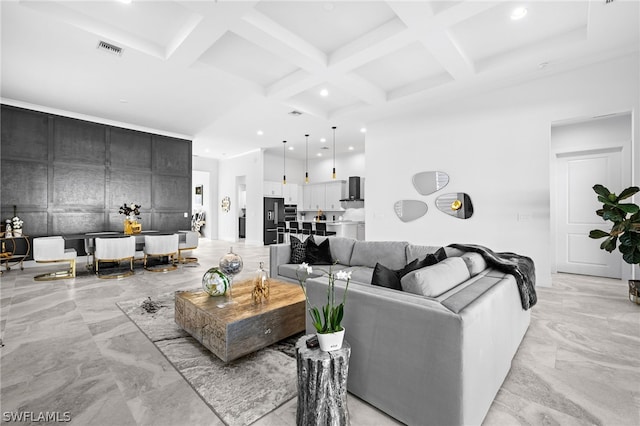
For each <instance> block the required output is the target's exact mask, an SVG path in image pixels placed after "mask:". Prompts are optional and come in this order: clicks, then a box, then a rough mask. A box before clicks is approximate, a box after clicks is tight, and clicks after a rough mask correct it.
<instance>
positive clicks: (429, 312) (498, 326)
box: [270, 236, 530, 425]
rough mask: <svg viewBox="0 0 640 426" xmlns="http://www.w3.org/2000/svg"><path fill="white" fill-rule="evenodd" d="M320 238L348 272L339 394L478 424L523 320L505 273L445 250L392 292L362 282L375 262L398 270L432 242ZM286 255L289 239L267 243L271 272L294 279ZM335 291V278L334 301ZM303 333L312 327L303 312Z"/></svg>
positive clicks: (322, 290)
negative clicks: (346, 353) (343, 387)
mask: <svg viewBox="0 0 640 426" xmlns="http://www.w3.org/2000/svg"><path fill="white" fill-rule="evenodd" d="M324 238H326V237H318V236H316V237H315V241H316V242H317V243H318V244H319V243H321V242H322V241H323V240H324ZM328 238H329V242H330V244H329V246H330V250H331V255H332V257H333V259H334V260H336V261H337V262H338V263H337V264H336V265H335V266H334V270H338V269H346V270H350V271H352V279H351V282H350V284H349V290H348V295H347V303H346V307H345V316H344V320H343V323H342V324H343V326H344V328H345V329H346V333H345V339H346V340H347V341H348V342H349V344H350V345H351V348H352V349H351V359H350V362H349V378H348V390H349V391H350V392H351V393H353V394H354V395H357V396H358V397H360V398H362V399H363V400H365V401H367V402H369V403H370V404H372V405H373V406H375V407H377V408H379V409H380V410H382V411H384V412H386V413H387V414H389V415H391V416H392V417H394V418H396V419H398V420H400V421H401V422H404V423H407V424H410V425H479V424H481V423H482V421H483V419H484V417H485V416H486V414H487V411H488V410H489V407H490V406H491V404H492V402H493V399H494V398H495V396H496V393H497V392H498V390H499V389H500V386H501V385H502V383H503V381H504V379H505V377H506V376H507V374H508V372H509V369H510V367H511V360H512V359H513V357H514V355H515V353H516V351H517V350H518V346H519V345H520V342H521V341H522V339H523V337H524V335H525V333H526V331H527V328H528V326H529V322H530V311H529V310H524V309H523V308H522V306H521V302H520V296H519V292H518V288H517V285H516V281H515V278H514V276H513V275H509V274H504V273H502V272H499V271H497V270H495V269H493V268H489V267H487V265H486V263H485V262H484V260H483V259H482V258H481V256H480V257H478V255H477V253H474V255H476V256H474V255H472V254H470V253H464V252H463V251H461V250H458V249H453V248H449V247H447V248H445V250H446V252H447V257H448V259H447V260H446V262H445V261H443V262H440V263H438V264H436V265H434V266H429V267H426V268H422V269H419V270H416V271H413V272H410V273H409V274H407V275H405V276H404V277H403V278H402V285H403V288H404V289H405V291H401V290H393V289H389V288H385V287H381V286H378V285H372V284H371V279H372V275H373V271H374V267H375V266H376V263H377V262H379V263H381V264H382V265H384V266H386V267H388V268H391V269H401V268H403V267H404V266H405V265H406V264H408V263H409V262H411V261H412V260H414V259H416V258H424V257H425V256H426V255H427V254H428V253H434V252H435V251H436V250H437V249H438V248H439V247H430V246H419V245H414V244H410V243H408V242H399V241H393V242H389V241H385V242H381V241H357V240H352V239H347V238H340V237H328ZM290 255H291V246H290V245H289V244H278V245H272V246H270V275H271V277H273V278H278V279H280V280H285V281H290V282H295V283H297V282H298V281H297V276H296V271H297V270H298V268H299V265H295V264H290V263H289V260H290ZM461 262H462V263H461ZM461 264H462V265H464V266H465V267H466V268H467V271H468V272H465V271H464V270H461V266H460V265H461ZM438 265H440V266H438ZM318 268H320V266H318V267H317V268H316V270H317V269H318ZM322 268H325V269H326V268H327V267H326V266H324V267H322ZM314 272H316V271H315V270H314ZM316 275H317V273H316ZM461 279H462V280H463V281H462V282H459V283H457V282H456V281H458V280H461ZM327 285H328V279H327V278H326V277H325V276H319V277H318V276H315V277H313V276H312V277H309V279H308V280H307V282H306V288H307V294H308V296H309V299H310V301H311V303H313V304H315V305H316V306H321V305H322V304H324V303H325V301H326V290H327ZM344 287H345V282H343V281H336V297H339V298H342V294H343V292H344ZM411 292H413V293H411ZM414 293H424V294H428V296H425V295H422V294H414ZM307 332H308V333H314V332H315V329H314V328H313V326H312V324H311V323H310V319H309V317H308V316H307Z"/></svg>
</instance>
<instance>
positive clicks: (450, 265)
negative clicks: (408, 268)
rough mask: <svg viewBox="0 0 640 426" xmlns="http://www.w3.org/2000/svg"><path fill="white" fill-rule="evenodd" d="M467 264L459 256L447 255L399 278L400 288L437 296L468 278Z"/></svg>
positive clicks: (423, 294)
mask: <svg viewBox="0 0 640 426" xmlns="http://www.w3.org/2000/svg"><path fill="white" fill-rule="evenodd" d="M470 277H471V276H470V274H469V269H468V268H467V264H466V263H465V262H464V260H462V259H461V258H460V257H449V258H447V259H444V260H443V261H441V262H438V263H436V264H435V265H432V266H427V267H426V268H421V269H416V270H415V271H413V272H410V273H408V274H407V275H405V276H404V277H402V279H401V280H400V283H401V285H402V290H404V291H406V292H409V293H414V294H419V295H422V296H429V297H438V296H439V295H441V294H442V293H444V292H446V291H448V290H450V289H452V288H453V287H455V286H457V285H458V284H460V283H462V282H464V281H466V280H468V279H469V278H470Z"/></svg>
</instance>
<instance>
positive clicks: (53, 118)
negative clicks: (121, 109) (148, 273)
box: [0, 105, 191, 236]
mask: <svg viewBox="0 0 640 426" xmlns="http://www.w3.org/2000/svg"><path fill="white" fill-rule="evenodd" d="M1 116H2V117H1V118H2V123H1V125H2V141H1V145H0V179H1V181H0V182H1V183H2V188H1V191H0V197H1V200H0V212H1V215H2V216H1V218H2V220H5V219H8V218H10V217H12V216H13V206H14V205H15V206H17V213H18V216H20V218H21V219H23V220H24V233H25V234H27V235H30V236H40V235H64V234H76V233H85V232H95V231H122V230H123V221H124V216H123V215H121V214H119V213H118V209H119V207H120V206H121V205H122V204H124V203H127V204H130V203H136V204H142V209H141V217H142V219H141V222H142V229H143V230H144V229H157V230H161V231H173V230H178V229H190V227H191V224H190V222H191V219H190V212H191V141H190V140H185V139H177V138H171V137H167V136H161V135H156V134H152V133H145V132H139V131H135V130H129V129H123V128H119V127H114V126H108V125H104V124H99V123H94V122H90V121H85V120H78V119H74V118H69V117H63V116H59V115H53V114H47V113H43V112H38V111H32V110H28V109H23V108H17V107H13V106H8V105H2V109H1ZM185 212H187V213H189V214H188V216H189V217H187V218H185V217H184V213H185Z"/></svg>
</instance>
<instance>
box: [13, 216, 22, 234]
mask: <svg viewBox="0 0 640 426" xmlns="http://www.w3.org/2000/svg"><path fill="white" fill-rule="evenodd" d="M23 224H24V221H23V220H22V219H20V218H19V217H18V216H13V218H12V219H11V229H13V236H14V237H20V236H22V225H23Z"/></svg>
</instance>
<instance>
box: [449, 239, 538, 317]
mask: <svg viewBox="0 0 640 426" xmlns="http://www.w3.org/2000/svg"><path fill="white" fill-rule="evenodd" d="M449 247H452V248H456V249H459V250H462V251H472V252H475V253H480V254H481V255H482V257H483V258H484V260H485V261H486V262H487V264H488V265H489V266H491V267H493V268H495V269H497V270H499V271H501V272H504V273H507V274H511V275H513V276H514V277H515V278H516V282H517V283H518V291H519V292H520V301H521V302H522V309H524V310H525V311H526V310H528V309H530V308H531V307H533V306H534V305H535V304H536V302H537V301H538V297H537V295H536V271H535V265H534V264H533V260H531V258H529V257H526V256H521V255H519V254H515V253H509V252H503V253H495V252H494V251H492V250H491V249H488V248H486V247H483V246H479V245H477V244H450V245H449Z"/></svg>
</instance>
